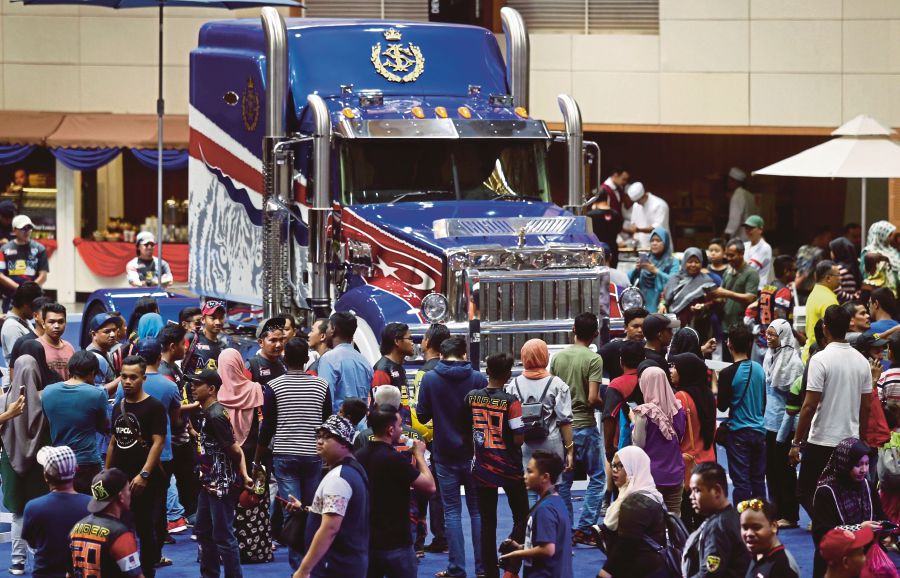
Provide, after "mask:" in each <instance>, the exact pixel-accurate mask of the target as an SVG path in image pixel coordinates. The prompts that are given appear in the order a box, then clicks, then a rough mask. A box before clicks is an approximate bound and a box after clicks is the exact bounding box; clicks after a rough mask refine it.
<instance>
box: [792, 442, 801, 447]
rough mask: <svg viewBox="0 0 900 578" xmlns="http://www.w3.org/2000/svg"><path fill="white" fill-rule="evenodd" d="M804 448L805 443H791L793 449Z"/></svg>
mask: <svg viewBox="0 0 900 578" xmlns="http://www.w3.org/2000/svg"><path fill="white" fill-rule="evenodd" d="M802 446H803V442H795V441H791V447H792V448H799V447H802Z"/></svg>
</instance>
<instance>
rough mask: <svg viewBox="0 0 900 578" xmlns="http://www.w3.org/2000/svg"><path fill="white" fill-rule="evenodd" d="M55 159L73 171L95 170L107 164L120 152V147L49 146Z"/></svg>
mask: <svg viewBox="0 0 900 578" xmlns="http://www.w3.org/2000/svg"><path fill="white" fill-rule="evenodd" d="M50 152H51V153H53V156H55V157H56V159H57V160H58V161H59V162H61V163H62V164H64V165H65V166H67V167H68V168H70V169H72V170H73V171H95V170H97V169H99V168H100V167H102V166H104V165H106V164H108V163H109V162H111V161H112V160H113V159H115V158H116V157H117V156H119V153H120V152H122V151H121V149H117V148H110V149H106V148H104V149H100V148H97V149H94V148H91V149H80V148H51V149H50Z"/></svg>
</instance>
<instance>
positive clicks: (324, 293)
mask: <svg viewBox="0 0 900 578" xmlns="http://www.w3.org/2000/svg"><path fill="white" fill-rule="evenodd" d="M307 103H308V105H309V111H310V113H311V114H312V119H313V125H314V127H315V128H314V132H313V135H312V137H313V153H312V171H310V173H311V176H312V193H313V206H312V208H311V209H310V210H309V260H310V264H311V265H312V279H311V283H310V285H311V291H310V292H311V296H310V305H311V306H312V309H313V311H314V312H315V315H316V316H317V317H327V316H328V315H329V314H330V313H331V291H330V288H331V284H330V282H329V278H328V238H327V228H328V217H329V214H330V212H331V201H330V196H331V194H330V189H331V186H330V183H331V180H330V177H331V120H330V119H329V118H328V107H327V106H326V105H325V101H324V100H323V99H322V97H321V96H319V95H317V94H310V95H309V96H308V97H307Z"/></svg>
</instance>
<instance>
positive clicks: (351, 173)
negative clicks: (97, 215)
mask: <svg viewBox="0 0 900 578" xmlns="http://www.w3.org/2000/svg"><path fill="white" fill-rule="evenodd" d="M503 20H504V27H505V32H506V34H505V36H506V38H507V57H508V58H507V61H506V62H504V59H503V56H502V54H501V51H500V46H499V45H498V42H497V39H496V37H495V36H494V35H493V34H492V33H491V32H490V31H488V30H485V29H482V28H478V27H474V26H460V25H448V24H429V23H419V22H385V21H374V20H316V19H289V20H287V21H284V20H283V19H282V18H281V17H280V16H279V15H278V13H277V12H276V11H274V10H272V9H263V14H262V18H261V20H237V21H227V22H211V23H208V24H206V25H204V27H203V28H202V30H201V32H200V42H199V46H198V48H197V49H195V50H194V51H193V52H192V54H191V108H190V124H191V144H190V165H189V167H190V169H189V170H190V177H189V179H190V205H191V219H190V237H191V251H192V255H191V260H190V273H189V284H190V287H191V289H192V290H193V291H194V292H196V293H197V294H199V295H202V296H211V297H218V298H224V299H229V300H232V301H242V302H246V303H261V304H262V305H263V308H264V310H265V313H266V315H267V316H269V315H274V314H276V313H278V312H284V311H290V312H293V313H297V312H302V311H306V312H309V314H310V316H311V317H323V316H327V315H328V314H329V313H330V312H331V311H352V312H354V313H355V314H356V315H357V318H358V320H359V329H358V333H357V337H356V345H357V347H358V348H359V349H360V351H362V352H363V353H364V354H365V355H366V356H367V357H368V358H370V359H371V360H373V361H374V360H375V359H377V358H378V356H379V353H378V341H379V337H380V334H381V331H382V329H383V328H384V326H385V325H386V324H387V323H389V322H394V321H397V322H403V323H407V324H408V325H410V328H411V330H412V332H413V334H414V335H421V334H422V333H424V331H425V329H426V328H427V327H428V325H429V324H430V323H433V322H441V323H446V324H447V325H448V326H449V327H450V329H451V331H452V332H455V333H464V334H466V335H467V336H468V338H469V342H470V347H471V352H470V354H471V357H472V358H473V359H483V358H484V357H485V356H487V355H489V354H491V353H493V352H496V351H509V352H518V350H519V349H520V347H521V345H522V343H524V341H525V340H527V339H529V338H532V337H540V338H542V339H544V340H545V341H547V342H548V344H562V343H567V342H568V339H569V332H570V331H571V328H572V324H573V318H574V317H575V316H576V315H577V314H579V313H581V312H584V311H592V312H594V313H596V314H597V315H598V317H600V318H601V319H604V320H609V319H610V318H611V319H612V323H611V329H612V330H613V331H616V330H620V329H621V319H620V315H619V310H618V299H617V298H618V291H619V288H617V287H616V286H615V285H611V284H610V282H609V270H608V269H607V267H606V264H605V259H604V254H603V251H602V249H601V247H600V246H599V244H598V241H597V238H596V237H595V236H594V235H593V234H592V233H590V232H589V229H588V227H587V222H586V219H585V217H583V216H579V215H578V214H577V213H578V211H579V209H580V206H581V204H582V203H583V202H584V199H585V195H584V190H583V188H584V163H585V150H584V149H585V145H584V143H583V141H582V135H581V120H580V113H579V111H578V106H577V104H576V103H575V101H574V100H573V99H571V98H570V97H568V96H566V95H560V97H559V103H560V107H561V109H562V112H563V116H564V118H565V120H566V130H565V132H564V133H559V134H554V133H552V132H551V131H550V130H548V128H547V126H546V124H545V123H544V122H543V121H541V120H538V119H534V118H532V117H531V116H530V115H529V113H528V109H527V94H528V83H527V70H528V61H527V60H528V58H527V57H528V36H527V31H526V30H525V25H524V22H523V21H522V19H521V17H520V16H519V14H518V13H517V12H515V11H514V10H512V9H508V8H504V9H503ZM554 141H564V142H565V144H566V147H567V150H568V170H569V175H568V181H569V190H568V203H567V208H563V207H559V206H557V205H555V204H554V203H553V202H552V201H551V199H550V185H549V178H548V172H547V171H548V169H547V153H548V149H549V147H550V145H551V143H552V142H554ZM636 298H639V295H637V296H636V297H632V300H631V301H630V302H629V305H634V304H638V302H637V301H636V300H635V299H636ZM609 325H610V324H607V326H609Z"/></svg>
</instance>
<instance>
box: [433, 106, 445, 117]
mask: <svg viewBox="0 0 900 578" xmlns="http://www.w3.org/2000/svg"><path fill="white" fill-rule="evenodd" d="M434 114H436V115H438V117H439V118H447V109H446V108H444V107H443V106H437V107H435V108H434Z"/></svg>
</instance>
